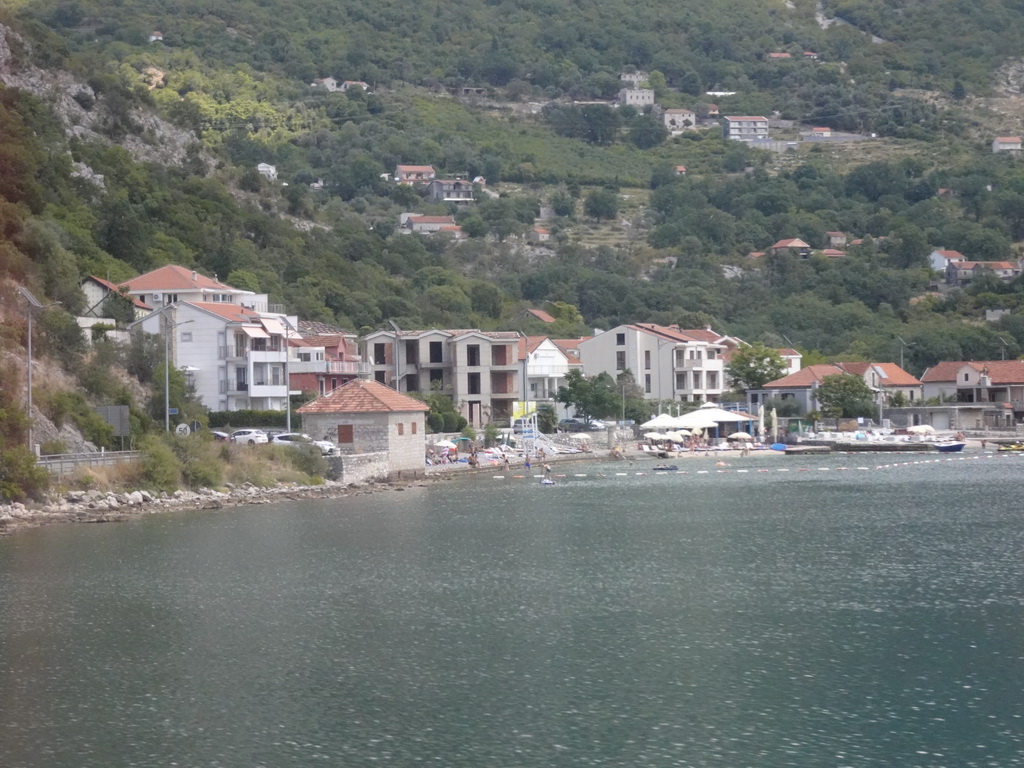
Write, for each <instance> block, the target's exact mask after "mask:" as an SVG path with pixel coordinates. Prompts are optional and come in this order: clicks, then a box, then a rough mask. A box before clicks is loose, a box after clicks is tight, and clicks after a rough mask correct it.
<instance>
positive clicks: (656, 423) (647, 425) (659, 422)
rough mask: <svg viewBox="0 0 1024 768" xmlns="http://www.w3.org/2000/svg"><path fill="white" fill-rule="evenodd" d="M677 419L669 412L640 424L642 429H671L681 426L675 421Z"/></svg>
mask: <svg viewBox="0 0 1024 768" xmlns="http://www.w3.org/2000/svg"><path fill="white" fill-rule="evenodd" d="M675 422H676V420H675V418H673V417H672V416H669V415H668V414H667V413H662V414H659V415H657V416H655V417H654V418H653V419H651V420H650V421H645V422H644V423H643V424H641V425H640V428H641V429H671V428H672V427H676V426H679V425H678V424H676V423H675Z"/></svg>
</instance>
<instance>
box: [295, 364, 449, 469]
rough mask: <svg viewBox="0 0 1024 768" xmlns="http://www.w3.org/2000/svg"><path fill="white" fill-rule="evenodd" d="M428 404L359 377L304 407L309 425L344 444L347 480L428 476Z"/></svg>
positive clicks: (302, 411) (311, 429)
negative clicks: (424, 473)
mask: <svg viewBox="0 0 1024 768" xmlns="http://www.w3.org/2000/svg"><path fill="white" fill-rule="evenodd" d="M428 410H430V409H429V408H428V407H427V406H426V405H425V404H424V403H422V402H420V401H419V400H414V399H413V398H411V397H409V396H408V395H403V394H402V393H401V392H396V391H395V390H393V389H391V388H390V387H386V386H385V385H383V384H380V383H379V382H376V381H367V380H365V379H354V380H353V381H350V382H348V383H347V384H345V385H343V386H341V387H338V388H337V389H336V390H334V391H333V392H330V393H328V394H326V395H323V396H322V397H318V398H317V399H316V400H313V401H312V402H309V403H306V404H305V405H303V406H302V407H301V408H299V409H298V411H297V412H298V413H300V414H302V426H303V429H304V430H305V431H306V432H307V433H308V434H310V435H313V436H315V437H317V438H320V437H328V438H329V439H331V440H334V441H336V442H337V443H338V448H339V452H340V453H341V464H342V471H341V473H340V474H341V477H342V479H344V481H345V482H360V481H365V480H374V479H384V478H388V479H391V480H395V479H400V478H401V479H405V478H409V477H418V476H420V475H422V474H423V472H424V466H425V462H424V459H425V456H426V428H425V423H426V416H425V414H426V412H427V411H428Z"/></svg>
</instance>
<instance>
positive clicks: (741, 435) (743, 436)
mask: <svg viewBox="0 0 1024 768" xmlns="http://www.w3.org/2000/svg"><path fill="white" fill-rule="evenodd" d="M729 439H730V440H753V439H754V438H752V437H751V436H750V435H748V434H747V433H746V432H733V433H732V434H731V435H729Z"/></svg>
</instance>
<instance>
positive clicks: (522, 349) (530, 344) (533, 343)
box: [519, 336, 547, 360]
mask: <svg viewBox="0 0 1024 768" xmlns="http://www.w3.org/2000/svg"><path fill="white" fill-rule="evenodd" d="M545 339H547V336H520V337H519V359H520V360H525V359H526V356H527V355H529V354H532V353H533V351H534V350H535V349H537V347H539V346H540V345H541V344H543V343H544V341H545Z"/></svg>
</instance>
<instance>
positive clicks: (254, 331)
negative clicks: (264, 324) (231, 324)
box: [240, 325, 270, 339]
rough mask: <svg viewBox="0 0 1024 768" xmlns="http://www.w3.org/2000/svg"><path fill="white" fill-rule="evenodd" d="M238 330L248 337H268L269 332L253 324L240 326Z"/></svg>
mask: <svg viewBox="0 0 1024 768" xmlns="http://www.w3.org/2000/svg"><path fill="white" fill-rule="evenodd" d="M240 330H241V331H242V333H244V334H245V335H246V336H248V337H249V338H250V339H269V338H270V334H269V333H267V332H266V331H264V330H263V329H262V328H259V327H257V326H255V325H243V326H240Z"/></svg>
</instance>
